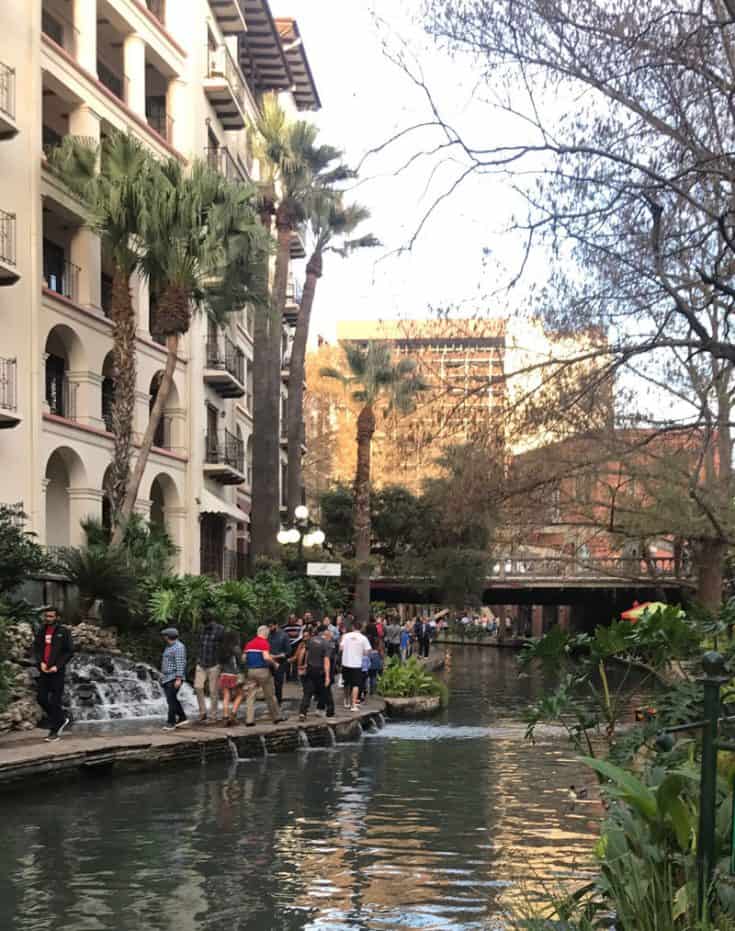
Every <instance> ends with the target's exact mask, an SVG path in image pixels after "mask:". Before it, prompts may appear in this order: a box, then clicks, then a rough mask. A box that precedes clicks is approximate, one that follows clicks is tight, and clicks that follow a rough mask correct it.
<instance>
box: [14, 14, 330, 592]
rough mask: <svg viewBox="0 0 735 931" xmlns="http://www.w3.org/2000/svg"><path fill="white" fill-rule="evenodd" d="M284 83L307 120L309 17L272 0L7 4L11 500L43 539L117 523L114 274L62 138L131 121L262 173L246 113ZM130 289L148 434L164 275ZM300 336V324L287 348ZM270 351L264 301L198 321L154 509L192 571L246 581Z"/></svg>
mask: <svg viewBox="0 0 735 931" xmlns="http://www.w3.org/2000/svg"><path fill="white" fill-rule="evenodd" d="M268 90H276V91H278V92H279V93H280V96H281V100H282V103H283V105H284V107H286V108H287V109H289V110H290V111H292V112H294V113H295V112H296V111H298V110H310V109H315V108H317V107H318V106H319V98H318V96H317V91H316V88H315V86H314V81H313V79H312V76H311V70H310V68H309V63H308V60H307V58H306V52H305V50H304V46H303V42H301V39H300V36H299V32H298V26H297V25H296V23H294V22H293V21H292V20H274V19H273V17H272V15H271V12H270V9H269V7H268V3H267V0H209V2H207V0H4V2H3V3H2V4H1V5H0V285H4V287H0V427H2V426H6V427H10V429H5V430H2V431H0V476H2V481H1V483H0V501H1V502H4V503H16V502H22V504H23V507H24V509H25V511H26V513H27V514H28V525H29V527H30V529H32V530H34V531H35V532H36V533H37V534H38V537H39V540H40V541H41V542H42V543H45V544H47V545H50V546H63V545H69V544H79V543H81V542H83V531H82V529H81V526H80V521H81V520H82V519H84V518H85V517H87V516H92V517H96V518H100V519H103V518H106V517H107V510H108V508H107V500H106V492H105V488H106V481H107V474H108V469H109V465H110V461H111V455H112V446H113V440H112V435H111V433H110V430H109V429H108V427H109V424H110V406H111V399H112V394H113V392H114V382H113V379H112V377H111V376H112V365H111V360H112V356H111V349H112V335H111V332H112V323H111V321H110V319H109V317H108V313H109V298H110V283H111V279H110V271H111V269H109V268H108V267H107V266H106V263H105V261H104V259H103V257H102V255H101V251H100V244H99V240H98V239H97V237H96V236H95V235H93V234H92V233H91V232H90V231H89V230H88V229H86V228H85V225H84V213H83V211H82V208H81V206H80V204H79V203H78V202H77V201H75V199H74V198H73V197H71V196H70V195H69V194H68V193H67V192H66V191H65V190H64V188H63V187H62V186H61V185H60V183H59V182H58V180H57V179H56V178H55V177H54V176H53V175H52V174H51V173H50V172H49V170H48V169H47V167H46V163H45V159H44V154H43V153H44V148H45V147H46V146H50V145H54V144H56V143H57V142H58V141H59V139H60V138H61V137H62V136H63V135H65V134H67V133H72V134H75V135H79V136H84V137H88V138H91V139H93V140H95V141H99V140H101V139H102V138H104V136H105V134H106V133H109V132H110V131H112V130H122V131H124V132H130V133H133V134H135V135H136V136H137V137H139V138H140V139H141V140H143V142H144V143H145V144H146V145H147V146H148V147H150V149H151V151H153V152H154V153H156V154H157V155H159V156H162V157H168V156H173V157H175V158H179V159H181V160H182V162H183V163H187V162H189V161H190V160H191V159H193V158H206V159H208V160H209V161H210V163H211V164H212V165H213V166H214V167H216V168H217V169H218V170H219V171H221V172H223V173H225V174H226V175H227V176H228V177H230V178H232V179H234V180H237V179H243V180H245V179H247V178H248V177H251V178H253V179H257V174H258V166H257V164H255V163H254V160H253V159H252V156H251V153H250V152H249V149H248V143H247V133H246V126H247V124H248V121H249V120H250V119H251V118H252V117H253V116H254V115H255V112H256V108H257V106H258V100H259V97H260V95H261V94H262V93H263V92H265V91H268ZM293 255H294V258H296V259H298V258H300V257H303V247H302V246H301V244H300V242H299V241H298V240H297V239H296V238H295V239H294V245H293ZM297 291H298V288H297V286H295V287H294V292H295V293H297ZM132 292H133V299H134V306H135V310H136V314H137V323H138V336H137V339H138V353H137V360H138V375H137V378H138V385H137V407H136V414H135V431H136V436H137V437H138V438H139V437H141V436H142V434H143V431H144V430H145V426H146V423H147V419H148V413H149V409H150V406H151V404H152V399H154V398H155V392H156V387H157V380H158V379H159V377H160V373H161V371H162V369H163V365H164V359H165V351H164V349H163V347H162V346H161V345H159V344H158V343H157V342H156V340H155V339H154V338H153V337H152V335H151V319H152V315H153V314H155V301H152V300H151V297H150V295H149V293H148V288H147V285H146V283H145V282H144V281H143V280H134V281H133V282H132ZM294 300H295V298H292V300H291V302H290V307H289V310H290V314H291V316H290V317H289V318H288V319H289V320H291V322H293V319H294V316H293V315H294V312H295V311H296V310H297V307H296V305H295V304H294ZM289 338H290V336H289V331H288V324H287V325H286V327H285V329H284V353H287V352H288V342H289ZM252 354H253V344H252V315H251V314H250V313H249V312H248V310H247V308H243V310H242V312H241V313H238V314H234V315H232V318H231V320H230V322H229V323H228V326H227V330H226V331H221V332H217V331H216V330H215V329H213V328H212V326H211V325H210V324H209V323H208V321H207V319H206V318H205V317H203V316H199V317H197V318H196V319H195V320H194V321H193V323H192V326H191V329H190V331H189V333H188V334H187V335H186V336H185V337H184V339H183V340H182V343H181V354H180V358H179V362H178V365H177V369H176V373H175V388H174V390H173V392H172V396H171V400H170V402H169V404H168V407H167V410H166V412H165V417H164V420H163V423H162V426H161V429H160V431H159V436H158V437H157V443H156V447H155V449H154V451H153V453H152V455H151V457H150V461H149V463H148V466H147V469H146V473H145V477H144V481H143V484H142V487H141V498H140V499H139V501H138V505H137V509H138V511H139V512H140V513H141V514H144V515H149V516H150V517H151V519H153V520H155V521H159V522H163V523H164V524H165V525H166V527H167V528H168V529H169V531H170V533H171V535H172V536H173V538H174V540H175V542H176V544H177V545H178V547H179V557H178V559H179V565H178V568H179V570H181V571H188V572H198V571H200V569H201V571H209V572H213V573H215V574H218V575H232V574H233V573H234V572H235V571H236V566H237V564H238V563H239V562H240V561H241V559H239V558H238V553H239V554H240V556H242V554H243V553H244V552H245V551H246V549H247V528H248V514H249V509H250V481H251V469H250V462H251V451H252V429H253V422H252V394H253V393H252V375H251V363H252ZM287 390H288V388H287V375H285V376H284V387H283V392H284V399H285V398H286V397H287ZM284 403H285V401H284ZM283 456H284V463H285V449H284V452H283ZM282 471H283V470H282Z"/></svg>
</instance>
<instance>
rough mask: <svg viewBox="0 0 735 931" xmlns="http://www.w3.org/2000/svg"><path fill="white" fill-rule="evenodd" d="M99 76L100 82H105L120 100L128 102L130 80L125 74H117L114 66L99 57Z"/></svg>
mask: <svg viewBox="0 0 735 931" xmlns="http://www.w3.org/2000/svg"><path fill="white" fill-rule="evenodd" d="M97 77H98V78H99V79H100V83H101V84H104V86H105V87H106V88H107V90H108V91H112V93H113V94H114V95H115V96H116V97H117V98H118V100H122V102H123V103H126V102H127V100H128V85H129V81H128V79H127V78H126V77H125V75H122V76H121V75H119V74H115V72H114V71H113V70H112V68H110V67H109V66H108V65H106V64H105V63H104V62H103V61H100V60H99V59H98V60H97Z"/></svg>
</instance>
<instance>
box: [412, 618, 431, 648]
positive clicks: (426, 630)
mask: <svg viewBox="0 0 735 931" xmlns="http://www.w3.org/2000/svg"><path fill="white" fill-rule="evenodd" d="M414 635H415V636H416V644H417V646H418V651H419V656H420V657H423V656H428V655H429V647H430V645H431V628H430V627H429V622H428V621H427V620H426V618H424V617H420V618H418V619H417V620H416V625H415V627H414Z"/></svg>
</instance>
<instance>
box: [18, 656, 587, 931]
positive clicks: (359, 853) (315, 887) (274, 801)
mask: <svg viewBox="0 0 735 931" xmlns="http://www.w3.org/2000/svg"><path fill="white" fill-rule="evenodd" d="M445 675H446V679H447V682H448V684H449V687H450V689H451V698H450V703H449V707H448V708H447V709H446V710H445V711H444V712H443V713H442V714H441V715H439V716H438V717H436V718H433V719H431V720H430V721H427V722H422V723H418V722H408V723H396V724H388V725H387V726H386V727H385V728H384V729H383V730H382V731H380V732H378V733H377V734H374V735H368V736H366V737H365V739H364V740H363V741H362V743H360V744H351V745H341V746H339V747H338V748H336V749H330V750H310V751H304V752H300V753H298V754H294V755H283V756H274V755H271V756H270V757H268V758H267V759H265V760H258V761H252V762H244V763H240V764H237V765H235V764H232V765H229V766H228V765H226V764H224V763H223V764H221V765H212V764H208V765H207V766H205V767H201V768H186V769H178V770H174V769H170V768H166V769H162V770H161V771H160V772H153V773H145V774H141V775H140V776H132V777H131V776H126V777H123V778H119V779H113V780H110V781H108V782H101V781H97V780H95V781H90V782H83V783H81V784H78V783H74V784H73V785H69V784H66V785H63V784H60V785H53V784H50V785H48V786H46V787H45V788H43V789H40V790H39V789H37V790H33V791H32V792H28V793H25V794H24V795H22V796H18V795H14V796H12V797H5V798H0V817H1V818H2V838H3V840H2V844H1V845H0V929H2V931H47V929H49V931H50V929H54V931H148V929H156V931H159V929H160V931H163V929H165V931H169V929H170V931H210V929H211V931H215V929H217V931H228V929H230V931H256V929H257V931H281V929H282V931H296V929H327V931H348V929H349V931H355V929H370V931H373V929H374V931H393V929H421V931H427V929H432V931H434V929H436V931H455V929H456V931H460V929H461V931H466V929H501V928H506V927H510V924H509V922H508V921H507V918H506V917H504V916H506V915H507V911H508V909H510V908H512V907H517V906H518V905H519V903H527V902H528V901H533V900H534V898H535V897H536V895H537V894H538V893H539V891H540V890H541V889H542V888H543V887H544V886H545V887H546V888H547V889H548V890H549V891H551V892H555V891H557V890H558V889H559V888H560V887H561V885H563V884H567V883H570V882H571V883H575V882H579V880H580V878H583V877H584V876H585V875H587V874H588V873H589V871H590V870H591V868H592V864H591V854H590V851H591V847H592V844H593V842H594V837H595V835H596V833H597V830H598V819H599V810H598V808H597V806H596V803H595V802H593V801H579V802H576V803H572V802H571V801H570V799H569V786H570V785H572V784H574V785H576V786H580V785H584V784H589V783H590V782H591V778H590V775H589V773H588V772H586V771H585V770H584V768H583V767H582V766H581V765H580V764H579V763H577V762H576V761H575V760H574V757H573V754H572V753H571V751H570V750H569V748H568V746H567V744H566V742H565V741H564V740H563V738H558V737H554V736H553V735H550V736H549V737H548V738H545V739H544V740H543V741H541V742H537V743H536V744H535V745H532V744H530V743H529V742H527V741H525V740H524V739H523V731H524V727H523V724H522V723H521V721H520V716H521V713H522V710H523V708H524V706H525V705H526V704H527V703H528V702H529V701H530V700H532V699H533V698H535V697H537V696H538V695H539V694H540V693H541V691H542V690H543V687H544V682H543V681H542V676H541V674H540V673H537V674H534V675H532V676H531V677H528V678H524V677H519V674H518V670H517V667H516V665H515V660H514V657H513V656H512V655H511V654H510V652H509V651H503V650H494V649H483V648H476V647H475V648H472V647H464V648H461V647H459V648H453V649H452V650H451V652H450V653H448V665H447V670H446V673H445ZM523 907H525V905H524V906H523Z"/></svg>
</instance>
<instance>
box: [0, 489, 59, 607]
mask: <svg viewBox="0 0 735 931" xmlns="http://www.w3.org/2000/svg"><path fill="white" fill-rule="evenodd" d="M24 520H25V514H24V513H23V510H22V508H21V507H20V506H14V505H7V504H0V594H3V593H5V592H10V591H12V590H13V589H14V588H17V587H18V585H20V584H21V582H23V581H24V580H25V579H27V578H29V577H30V576H32V575H34V574H35V573H39V572H43V571H44V570H45V569H47V568H48V561H47V559H46V555H45V553H44V551H43V550H42V549H41V547H40V546H39V545H38V544H37V543H36V541H35V539H34V536H33V534H31V533H28V532H27V531H25V530H24V529H23V522H24Z"/></svg>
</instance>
